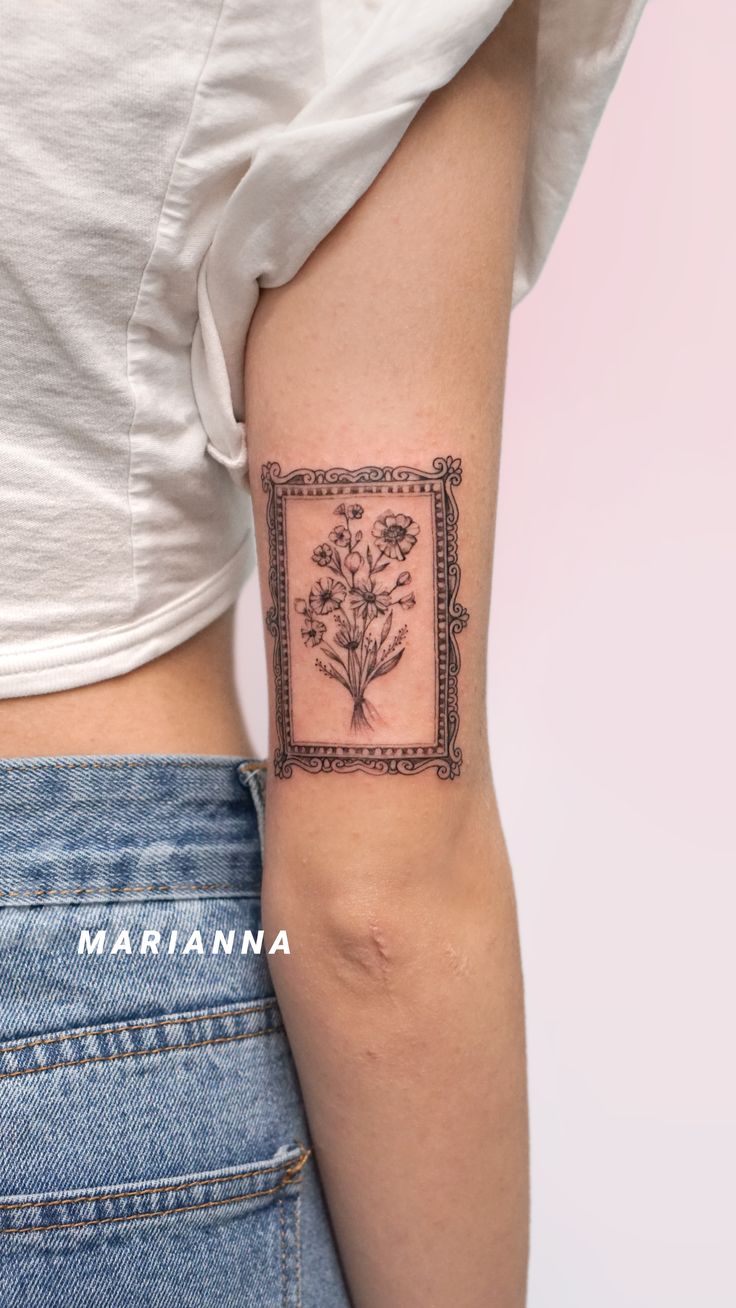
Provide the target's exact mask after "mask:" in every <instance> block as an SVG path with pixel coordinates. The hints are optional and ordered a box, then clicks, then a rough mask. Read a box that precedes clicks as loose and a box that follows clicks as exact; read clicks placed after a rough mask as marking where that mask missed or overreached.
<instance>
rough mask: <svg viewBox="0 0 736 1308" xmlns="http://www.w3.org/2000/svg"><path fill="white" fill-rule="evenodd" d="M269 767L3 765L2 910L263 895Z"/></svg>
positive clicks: (239, 763) (94, 761) (151, 759)
mask: <svg viewBox="0 0 736 1308" xmlns="http://www.w3.org/2000/svg"><path fill="white" fill-rule="evenodd" d="M264 778H265V770H264V764H262V763H261V762H259V761H258V760H256V759H241V758H237V757H230V756H227V757H199V756H194V755H191V756H190V755H172V756H168V755H125V756H123V755H113V756H100V757H66V758H48V759H3V760H0V908H3V907H11V906H20V905H31V904H33V905H38V904H49V903H57V904H58V903H77V902H90V901H91V902H94V901H98V902H99V901H104V900H119V899H126V898H127V899H146V898H148V899H163V898H166V899H168V898H175V899H184V898H187V899H188V898H203V897H206V898H209V897H213V896H214V897H225V896H232V895H258V894H260V883H261V836H262V817H263V799H264Z"/></svg>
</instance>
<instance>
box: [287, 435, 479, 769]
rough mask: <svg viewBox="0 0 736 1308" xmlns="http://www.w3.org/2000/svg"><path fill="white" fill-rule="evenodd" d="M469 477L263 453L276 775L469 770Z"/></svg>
mask: <svg viewBox="0 0 736 1308" xmlns="http://www.w3.org/2000/svg"><path fill="white" fill-rule="evenodd" d="M461 479H462V467H461V463H460V460H459V459H456V458H452V457H450V456H447V457H442V458H436V459H434V460H433V463H432V470H431V471H428V472H422V471H420V470H419V469H417V468H409V467H396V468H388V467H365V468H358V469H354V470H349V469H347V468H329V469H312V468H298V469H296V470H295V471H293V472H289V473H283V474H282V472H281V468H280V466H279V464H278V463H267V464H264V466H263V469H262V485H263V489H264V491H265V492H266V495H267V506H266V525H267V533H268V548H269V567H268V577H269V588H270V592H271V601H272V606H271V608H270V609H269V611H268V614H267V625H268V629H269V631H270V633H271V635H272V637H273V668H274V688H275V708H276V729H277V738H278V739H277V745H276V749H275V754H274V766H275V771H276V774H277V776H279V777H284V778H288V777H290V776H291V775H292V773H293V768H294V767H295V766H297V767H300V768H304V769H306V770H307V771H308V772H354V771H357V770H360V771H367V772H376V773H403V774H407V773H414V772H420V771H423V770H425V769H428V768H432V769H435V770H436V772H437V775H438V776H439V777H441V778H443V779H444V778H446V779H452V778H453V777H456V776H458V775H459V772H460V769H461V766H462V752H461V750H460V748H459V746H458V744H457V734H458V727H459V716H458V675H459V671H460V655H459V650H458V645H457V636H458V634H459V633H460V632H461V631H462V629H463V627H464V626H465V625H466V623H467V621H468V614H467V611H466V609H464V608H463V606H462V605H461V604H460V603H459V601H458V592H459V588H460V567H459V563H458V557H457V539H458V508H457V501H456V498H455V489H456V487H457V486H458V485H459V484H460V481H461Z"/></svg>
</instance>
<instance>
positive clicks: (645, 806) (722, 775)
mask: <svg viewBox="0 0 736 1308" xmlns="http://www.w3.org/2000/svg"><path fill="white" fill-rule="evenodd" d="M734 50H736V7H734V5H733V3H732V0H710V3H708V4H706V5H700V6H698V5H696V4H694V3H693V0H666V3H665V2H664V0H651V3H650V5H649V9H648V12H647V13H646V14H645V16H644V19H643V21H642V24H641V27H640V29H639V33H638V36H637V38H636V40H635V42H634V46H633V48H632V51H631V53H630V56H629V60H628V63H627V66H626V68H625V69H624V72H623V74H622V77H621V80H620V82H619V85H618V87H617V89H616V91H615V92H614V96H613V98H612V100H611V103H610V105H609V108H608V110H607V113H606V115H605V117H604V121H603V124H602V126H601V129H600V131H599V134H598V136H597V138H596V141H595V143H594V146H593V150H592V153H591V156H590V159H589V161H588V165H587V168H586V171H585V173H584V175H583V179H582V182H581V184H580V186H579V189H578V192H577V194H576V196H575V199H574V201H573V204H572V207H571V209H570V212H569V214H568V216H567V219H566V221H565V225H564V227H563V230H562V233H561V235H560V237H559V238H558V242H557V244H556V246H555V249H554V251H553V253H552V256H551V257H550V261H549V263H548V266H547V268H546V271H545V272H544V274H543V276H542V280H541V282H540V284H539V286H538V287H537V288H536V289H535V290H534V291H533V292H532V294H531V296H530V297H529V299H528V300H527V301H525V302H524V303H523V304H522V305H521V306H520V307H519V308H518V309H517V311H516V313H515V315H514V323H513V333H512V349H511V362H510V371H509V388H508V401H507V412H506V423H505V437H504V441H505V446H504V456H503V467H502V481H501V497H500V513H499V524H498V535H497V544H496V568H495V574H494V597H493V612H492V623H491V640H490V656H489V671H490V710H491V734H492V743H493V756H494V760H495V763H494V767H495V773H496V782H497V787H498V791H499V796H500V801H501V809H502V813H503V816H504V822H505V828H506V833H507V838H508V842H509V846H510V850H511V855H512V859H513V863H514V868H515V875H516V884H517V893H518V899H519V912H520V917H521V930H522V940H523V951H524V966H525V974H526V986H527V1006H528V1027H529V1065H530V1078H531V1113H532V1127H533V1141H532V1146H533V1159H532V1166H533V1184H534V1213H533V1240H532V1265H531V1286H530V1297H529V1304H530V1308H592V1306H594V1308H659V1306H660V1305H661V1308H700V1306H701V1305H702V1306H703V1308H705V1306H706V1305H707V1308H732V1305H733V1304H734V1303H736V1273H735V1272H734V1260H733V1238H734V1208H733V1178H734V1176H736V1126H735V1122H734V1116H735V1108H734V1106H735V1105H736V1055H735V1054H734V1045H733V1034H732V1029H733V1024H734V1012H733V1008H734V1002H733V1001H734V980H735V978H734V965H733V959H734V955H735V954H736V943H735V941H734V921H735V919H736V852H735V848H734V813H735V810H736V803H735V802H734V780H735V773H736V768H735V766H734V757H735V755H736V702H735V698H734V692H733V683H734V669H735V668H736V620H735V618H734V577H735V575H736V529H735V528H734V500H735V491H736V452H735V450H734V443H733V440H732V436H731V432H732V428H733V417H732V407H733V398H732V389H731V383H732V377H733V372H734V367H733V358H732V351H733V346H734V326H733V316H732V305H733V301H734V289H735V281H736V279H735V277H734V273H735V264H736V253H735V251H736V239H735V237H734V184H733V157H734V146H733V135H734V116H735V115H734V98H733V92H732V87H733V81H734V73H733V57H734ZM259 631H260V617H259V613H258V606H257V594H256V589H255V585H254V583H250V584H249V586H248V588H247V590H246V593H245V595H244V596H243V600H242V603H241V609H240V632H241V640H242V651H243V652H242V654H241V657H240V666H241V668H242V685H243V693H244V699H245V701H246V703H247V706H248V708H247V711H248V717H249V720H250V722H251V724H252V727H253V729H254V731H255V733H256V738H257V740H258V743H259V745H260V746H261V748H263V747H264V746H265V727H266V700H265V662H264V658H263V653H262V650H261V649H260V646H258V647H257V648H254V639H257V640H260V637H256V636H255V633H258V632H259Z"/></svg>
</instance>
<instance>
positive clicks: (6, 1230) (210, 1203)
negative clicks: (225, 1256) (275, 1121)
mask: <svg viewBox="0 0 736 1308" xmlns="http://www.w3.org/2000/svg"><path fill="white" fill-rule="evenodd" d="M305 1161H306V1160H305ZM299 1171H301V1168H299V1169H298V1171H297V1170H295V1169H294V1168H291V1169H290V1171H288V1172H286V1173H285V1175H284V1177H283V1178H282V1180H281V1181H280V1182H279V1184H278V1185H274V1186H271V1187H270V1188H269V1189H267V1190H253V1191H251V1193H250V1194H236V1195H233V1196H232V1197H230V1198H228V1199H208V1200H207V1201H206V1202H205V1203H201V1204H183V1205H182V1206H181V1207H180V1208H162V1209H159V1211H158V1212H152V1213H126V1214H125V1215H124V1216H120V1217H91V1218H88V1219H86V1220H85V1221H82V1222H52V1223H48V1224H42V1225H40V1226H17V1227H15V1228H14V1229H13V1228H12V1227H3V1228H0V1235H30V1234H31V1232H34V1231H62V1230H69V1229H71V1228H74V1227H80V1226H102V1225H104V1224H105V1223H106V1222H107V1223H112V1222H135V1221H140V1220H141V1218H144V1217H171V1216H172V1215H173V1214H174V1213H191V1212H195V1211H196V1210H197V1209H201V1208H218V1207H222V1206H223V1205H224V1204H235V1203H242V1202H243V1201H244V1200H247V1199H259V1198H262V1197H263V1196H264V1195H268V1194H277V1193H278V1192H279V1191H280V1190H283V1189H284V1187H285V1186H287V1185H296V1184H297V1183H298V1180H299Z"/></svg>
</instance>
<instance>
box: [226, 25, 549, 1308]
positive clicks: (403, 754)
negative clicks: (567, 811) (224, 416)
mask: <svg viewBox="0 0 736 1308" xmlns="http://www.w3.org/2000/svg"><path fill="white" fill-rule="evenodd" d="M535 32H536V16H535V13H534V6H533V5H531V4H529V3H528V2H527V0H516V3H514V5H513V6H512V8H511V10H510V11H509V13H508V14H507V16H506V18H505V19H504V21H503V23H502V24H501V26H500V27H499V28H498V29H497V31H496V32H495V33H494V35H493V36H492V37H491V38H490V39H489V41H488V42H486V44H485V46H484V47H483V48H482V49H481V50H480V51H479V52H478V53H477V55H476V56H475V57H474V58H473V59H472V60H471V61H470V63H469V64H468V65H467V66H466V67H465V69H463V70H462V72H461V73H460V74H459V75H458V77H457V78H456V79H455V80H454V82H453V83H451V84H450V85H449V86H448V87H446V88H444V89H443V90H441V91H440V92H438V93H436V94H435V95H434V96H433V97H432V98H431V100H430V101H428V103H427V104H426V105H425V106H424V108H423V109H422V110H421V112H420V113H419V114H418V116H417V118H416V119H415V121H414V123H413V125H412V126H411V128H410V129H409V131H408V132H407V134H406V136H405V138H404V140H403V141H402V143H401V145H400V147H399V148H398V150H397V151H396V153H395V155H394V156H393V157H392V159H391V160H390V162H389V163H388V165H387V166H386V168H385V169H384V170H383V172H382V173H381V175H380V176H379V178H378V179H377V181H376V182H375V184H374V185H373V186H372V187H371V189H370V191H369V192H368V193H367V194H366V195H365V196H364V197H363V199H362V200H361V201H360V202H359V203H358V204H357V205H356V206H355V208H354V209H353V210H352V211H351V213H350V214H349V215H348V216H347V217H346V218H345V220H344V221H343V222H342V223H341V224H340V226H339V227H338V228H337V229H336V230H335V231H334V232H333V233H332V234H331V235H330V237H329V238H328V239H327V240H326V241H325V242H324V243H323V244H322V245H321V246H320V247H319V249H318V250H317V251H316V252H315V254H314V255H313V256H312V258H311V259H310V260H309V261H308V263H307V264H306V265H305V267H304V268H303V269H302V271H301V272H300V273H299V275H298V276H297V277H296V278H295V279H294V280H293V281H292V282H290V283H289V284H288V285H287V286H284V287H282V288H279V289H277V290H271V291H267V292H265V293H264V294H263V296H262V298H261V301H260V303H259V306H258V309H257V311H256V315H255V318H254V321H253V325H252V328H251V332H250V337H249V344H248V350H247V357H246V379H245V380H246V413H247V422H248V445H249V458H250V469H251V473H250V475H251V482H252V485H253V492H254V501H255V504H256V512H257V525H258V532H259V553H260V559H261V580H262V587H263V591H264V602H265V605H266V607H267V608H270V607H271V604H272V601H273V598H274V595H275V598H276V600H277V601H279V600H280V599H283V602H284V607H283V609H282V608H281V607H280V603H278V602H277V604H276V609H277V613H276V618H275V625H274V623H272V624H271V627H272V630H271V632H270V634H269V636H268V640H269V642H272V640H273V639H274V638H275V639H276V641H277V647H278V650H279V651H280V653H281V656H282V662H281V664H280V672H279V677H278V685H277V686H276V687H273V686H272V695H271V700H272V704H271V708H272V733H273V747H274V749H277V748H278V747H279V736H278V731H277V726H276V714H277V713H278V715H279V718H280V722H281V732H282V736H283V733H284V731H286V732H287V734H289V735H290V736H291V737H292V738H293V740H295V741H296V742H297V743H298V742H299V741H302V742H304V741H313V742H321V745H320V750H321V753H322V754H325V752H326V754H327V757H332V758H334V757H341V758H343V759H348V761H351V762H353V761H354V760H355V758H356V757H358V756H360V757H363V758H365V757H369V756H366V755H364V754H362V755H361V748H362V746H365V745H367V744H370V743H375V745H376V747H377V748H378V747H380V746H381V745H382V744H383V745H384V747H385V746H386V745H390V746H392V747H393V751H394V752H393V753H392V754H391V757H392V758H394V759H396V760H397V761H398V762H399V763H400V764H401V766H402V767H404V766H405V765H406V763H407V761H408V760H416V758H417V757H420V758H421V757H426V755H425V756H422V755H419V756H418V755H417V754H416V753H415V752H413V751H416V749H417V748H426V747H428V746H427V742H428V741H431V739H432V734H433V732H434V730H435V728H436V722H437V719H438V718H439V720H440V721H442V720H443V713H444V712H445V709H446V708H447V705H446V703H445V701H444V700H443V693H444V692H443V691H442V687H443V685H446V684H447V676H448V666H447V664H448V658H449V659H450V661H451V658H452V648H451V642H449V640H448V644H445V641H444V637H443V635H442V631H441V630H440V633H439V635H438V634H437V631H438V622H440V625H441V614H442V612H443V611H444V609H443V606H444V605H445V603H446V591H447V589H448V588H449V590H450V591H452V589H453V588H454V579H453V574H452V572H451V571H450V573H449V574H446V573H445V568H446V567H447V566H448V565H449V567H450V569H451V567H452V563H453V557H454V554H455V543H454V541H453V532H452V523H451V522H450V523H449V525H448V523H447V520H446V518H445V517H444V516H443V515H444V514H446V512H448V511H450V512H451V503H450V501H449V500H445V499H444V498H443V497H444V495H445V490H446V481H445V480H444V479H443V475H440V476H439V477H438V479H437V482H436V484H435V485H434V489H432V488H428V489H427V490H425V491H415V492H408V493H407V492H404V491H401V492H396V491H393V492H388V491H386V488H385V487H384V491H385V495H384V498H380V497H379V498H377V499H373V498H371V495H370V494H369V493H367V492H366V493H365V494H363V493H360V494H355V495H352V494H349V495H347V496H341V495H337V496H335V495H333V494H332V493H330V494H329V495H324V494H319V495H317V494H313V495H309V494H297V495H292V497H291V498H289V499H288V503H287V504H286V505H284V503H283V495H284V492H283V491H282V490H280V484H281V482H280V479H281V478H284V477H286V476H288V474H290V473H291V472H292V471H294V470H298V469H301V470H305V469H306V470H311V471H318V470H326V469H331V468H335V467H340V468H344V469H349V470H356V469H360V468H363V467H368V466H370V467H376V468H394V467H397V466H400V465H408V466H410V467H412V468H415V469H418V470H420V471H426V472H431V471H432V470H433V466H434V465H433V461H434V460H435V458H443V459H444V458H446V457H447V456H452V457H453V458H454V459H459V460H461V465H462V480H461V481H460V483H459V484H455V485H452V484H450V486H449V490H450V491H451V492H452V496H454V499H455V501H456V503H457V506H458V511H459V532H458V540H457V559H458V563H459V567H460V583H459V592H458V595H457V601H458V603H459V604H460V605H461V606H463V607H464V608H465V609H467V611H468V613H469V621H468V624H467V627H466V628H465V629H461V630H459V631H458V632H457V634H456V636H455V637H454V639H455V640H456V643H457V647H458V649H459V651H460V656H461V661H462V665H461V668H460V673H459V682H458V688H459V731H458V734H457V745H458V746H459V747H460V748H461V750H462V756H463V761H462V766H461V769H460V773H459V776H457V777H456V778H454V779H452V780H450V779H442V777H441V775H440V772H439V771H438V770H437V768H436V767H434V766H430V767H427V768H426V769H424V770H419V771H416V772H415V773H410V774H408V775H395V774H390V773H389V774H371V772H370V771H364V770H357V771H348V772H340V771H335V770H331V771H328V772H323V771H320V772H319V773H318V774H314V773H310V772H309V771H307V770H305V769H304V768H303V767H302V766H299V765H298V764H297V765H295V766H294V767H293V769H292V771H291V775H289V776H282V777H277V776H276V775H275V774H274V772H273V771H272V772H271V773H270V775H269V781H268V802H267V830H266V868H265V878H264V917H265V921H266V926H267V928H269V927H270V928H272V929H274V930H275V929H278V928H281V927H286V928H287V930H288V934H289V940H290V944H291V949H292V952H291V955H290V956H288V957H284V958H281V959H278V960H274V965H273V973H274V981H275V985H276V990H277V994H278V998H279V1001H280V1004H281V1008H282V1011H283V1014H284V1019H285V1022H286V1026H287V1030H288V1033H289V1037H290V1041H291V1044H292V1048H293V1051H294V1055H295V1059H296V1063H297V1067H298V1071H299V1075H300V1079H301V1084H302V1088H303V1092H304V1096H305V1100H306V1104H307V1111H308V1115H309V1120H310V1124H311V1129H312V1133H313V1139H314V1143H315V1148H316V1156H317V1160H318V1163H319V1168H320V1172H321V1176H322V1179H323V1183H324V1186H325V1190H326V1194H327V1198H328V1202H329V1206H330V1212H331V1216H332V1220H333V1224H334V1228H335V1232H336V1236H337V1241H338V1245H339V1249H340V1253H341V1256H342V1259H343V1264H344V1267H345V1271H346V1276H347V1280H348V1283H349V1287H350V1290H351V1294H352V1297H353V1301H354V1303H355V1305H356V1308H413V1305H417V1308H418V1306H419V1305H421V1308H429V1306H430V1305H437V1308H440V1306H442V1308H446V1306H447V1305H449V1304H457V1305H462V1308H489V1306H492V1308H512V1305H513V1306H518V1305H521V1304H522V1303H523V1301H524V1287H525V1269H526V1258H527V1133H526V1090H525V1072H524V1048H523V1043H524V1042H523V1014H522V986H521V976H520V967H519V957H518V944H517V934H516V920H515V910H514V897H513V888H512V883H511V876H510V871H509V866H508V861H507V856H506V852H505V848H504V842H503V836H502V833H501V827H500V823H499V819H498V814H497V810H496V804H495V799H494V794H493V787H492V781H491V772H490V763H489V756H488V747H487V729H486V718H485V664H486V630H487V623H488V605H489V589H490V573H491V557H492V540H493V526H494V513H495V501H496V487H497V477H498V457H499V437H500V423H501V410H502V392H503V377H504V366H505V352H506V337H507V327H508V316H509V307H510V295H511V278H512V268H513V261H514V248H515V240H516V229H517V221H518V210H519V202H520V192H521V184H522V176H523V170H524V162H525V151H526V138H527V126H528V116H529V100H530V92H531V72H532V67H533V60H534V46H535ZM273 463H277V464H278V465H279V469H280V471H279V472H276V471H275V470H274V469H273V468H272V469H271V470H270V472H269V473H268V474H267V476H266V480H265V485H266V490H262V489H261V469H262V467H263V466H264V465H268V464H273ZM450 482H452V479H451V478H450ZM321 484H322V483H320V482H319V479H317V482H315V483H312V481H311V480H310V478H309V477H307V478H306V480H303V481H299V480H298V479H297V480H296V481H294V480H292V482H291V486H292V488H293V487H294V486H298V487H309V486H311V485H313V486H320V485H321ZM326 484H327V485H330V486H332V487H333V488H334V487H335V486H337V487H338V489H339V488H340V486H341V485H342V486H343V489H344V485H345V483H340V482H339V481H338V482H337V483H334V482H328V483H326ZM365 486H366V483H365V482H360V483H358V489H359V490H360V488H361V487H363V488H365ZM392 494H393V495H394V496H395V498H394V499H391V498H390V496H391V495H392ZM277 499H278V500H279V503H278V505H277V504H276V500H277ZM269 503H270V505H271V515H270V518H269V521H268V522H267V518H266V514H267V509H268V506H269ZM435 505H439V507H438V508H436V509H435ZM448 505H450V508H449V510H448ZM355 507H357V508H359V509H362V511H363V512H362V514H361V515H356V516H354V517H353V516H351V514H352V512H353V509H354V508H355ZM387 513H388V515H389V517H388V519H386V514H387ZM277 519H278V521H277ZM405 520H406V521H405ZM411 524H415V525H411ZM397 526H398V527H399V528H400V529H402V528H403V535H402V531H401V530H399V531H398V532H397V531H396V527H397ZM417 527H418V530H416V528H417ZM390 528H393V531H391V530H389V529H390ZM359 533H362V535H360V537H359ZM369 545H370V546H371V553H370V556H369V555H368V551H367V547H368V546H369ZM320 546H327V547H328V548H327V553H326V554H325V552H324V551H321V552H320V550H319V549H317V554H316V555H315V556H314V557H313V551H314V550H315V549H316V548H317V547H320ZM269 548H270V549H271V562H272V567H273V569H274V571H273V574H272V576H271V577H270V578H269V571H268V566H269ZM325 560H328V561H327V562H326V561H325ZM405 574H408V575H409V577H410V580H405V579H402V578H403V577H404V576H405ZM410 596H413V603H412V600H411V599H410V598H409V597H410ZM400 601H407V602H404V603H402V602H400ZM438 615H440V617H439V618H438ZM387 623H388V630H387V631H386V624H387ZM457 625H458V627H462V617H460V620H459V621H458V623H457ZM397 654H398V655H399V657H398V659H397V658H396V655H397ZM284 659H286V662H284V661H283V660H284ZM387 663H388V664H389V666H388V667H386V666H385V665H386V664H387ZM377 670H378V671H377ZM450 718H451V714H450ZM446 721H447V719H445V722H446ZM452 725H453V724H452V721H450V728H451V730H450V735H451V734H452ZM451 743H452V742H450V744H451ZM330 749H335V750H337V751H338V753H337V754H333V755H331V754H330ZM318 752H319V751H318ZM370 757H373V758H376V757H378V758H379V759H380V758H381V757H388V755H384V756H382V755H380V754H378V755H373V756H370Z"/></svg>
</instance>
